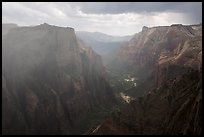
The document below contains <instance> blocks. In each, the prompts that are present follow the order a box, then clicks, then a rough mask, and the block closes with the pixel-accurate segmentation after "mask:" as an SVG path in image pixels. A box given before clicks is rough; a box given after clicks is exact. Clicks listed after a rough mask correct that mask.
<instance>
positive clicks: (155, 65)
mask: <svg viewBox="0 0 204 137" xmlns="http://www.w3.org/2000/svg"><path fill="white" fill-rule="evenodd" d="M201 56H202V24H198V25H189V26H184V25H181V24H175V25H171V26H159V27H152V28H147V27H143V29H142V31H141V32H139V33H137V34H135V36H134V37H133V38H132V39H131V40H130V41H129V44H128V45H126V46H123V48H121V50H120V53H119V54H118V60H120V61H121V62H123V64H124V63H125V64H128V65H132V66H137V67H138V68H140V69H141V70H142V71H143V72H145V70H146V72H148V71H150V70H152V72H153V73H154V74H153V75H154V77H155V83H157V84H158V85H159V84H160V83H161V80H159V79H158V77H157V76H159V74H158V73H161V71H162V70H163V69H164V68H165V69H168V66H169V65H170V64H171V65H176V66H182V67H189V68H193V69H195V70H201V66H202V65H201V64H202V58H201Z"/></svg>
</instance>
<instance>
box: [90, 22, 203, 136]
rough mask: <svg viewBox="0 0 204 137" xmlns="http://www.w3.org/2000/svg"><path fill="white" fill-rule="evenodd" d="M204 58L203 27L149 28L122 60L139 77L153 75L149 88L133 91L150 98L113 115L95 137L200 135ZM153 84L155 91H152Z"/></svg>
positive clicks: (125, 49) (126, 49) (126, 48)
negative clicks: (112, 136) (101, 136)
mask: <svg viewBox="0 0 204 137" xmlns="http://www.w3.org/2000/svg"><path fill="white" fill-rule="evenodd" d="M201 56H202V26H201V24H199V25H189V26H183V25H172V26H159V27H153V28H147V27H144V28H143V29H142V32H140V33H138V34H136V35H135V37H134V38H133V39H132V40H130V42H129V44H128V45H126V46H124V47H123V48H122V49H121V51H120V53H119V55H118V57H119V60H120V61H121V62H122V63H126V64H125V65H126V66H132V67H133V68H137V69H138V71H136V73H135V75H139V73H148V76H147V77H146V81H145V82H144V83H143V85H142V86H143V87H144V88H143V89H142V88H137V87H135V88H134V89H132V91H131V92H132V93H133V92H135V93H137V92H145V94H144V95H143V96H142V97H137V98H135V99H133V100H132V101H130V103H129V104H127V105H126V106H124V107H122V108H121V109H119V110H118V111H115V112H114V113H112V115H111V116H110V117H108V118H107V119H106V121H104V122H103V123H102V124H101V125H99V126H98V127H97V128H95V130H93V131H92V132H91V134H136V135H161V134H163V135H164V134H165V135H166V134H167V135H178V134H185V135H200V134H201V133H202V125H201V119H202V86H201V82H202V58H201ZM132 70H133V69H132ZM149 72H150V73H149ZM152 78H153V80H152ZM150 82H152V83H154V84H153V86H152V87H149V88H146V87H147V85H148V84H149V83H150ZM138 90H142V91H138ZM126 93H128V92H126Z"/></svg>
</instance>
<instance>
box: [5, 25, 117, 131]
mask: <svg viewBox="0 0 204 137" xmlns="http://www.w3.org/2000/svg"><path fill="white" fill-rule="evenodd" d="M2 69H3V70H2V85H3V86H2V99H3V101H2V103H3V104H2V107H3V108H2V130H3V134H72V133H78V134H80V133H83V132H84V130H85V129H79V127H78V126H79V125H80V126H81V127H83V126H85V125H86V124H87V123H88V122H87V121H89V118H88V116H89V114H90V113H92V111H93V110H94V109H95V108H100V107H103V106H107V105H110V104H111V103H112V102H114V96H113V93H112V90H111V88H110V87H109V84H108V83H107V82H106V80H105V77H104V67H103V65H102V61H101V57H100V56H99V55H97V54H96V53H95V52H94V51H93V50H92V49H91V48H86V47H85V46H84V45H83V42H82V41H78V40H77V39H76V36H75V32H74V29H73V28H62V27H57V26H51V25H48V24H42V25H39V26H34V27H18V28H13V29H11V30H10V31H9V32H8V33H7V35H5V38H4V39H3V42H2ZM107 100H108V101H107ZM82 120H86V121H85V122H84V123H80V121H82ZM86 122H87V123H86ZM83 124H84V125H83Z"/></svg>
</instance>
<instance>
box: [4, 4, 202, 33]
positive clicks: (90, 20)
mask: <svg viewBox="0 0 204 137" xmlns="http://www.w3.org/2000/svg"><path fill="white" fill-rule="evenodd" d="M2 21H3V23H17V24H18V25H39V24H42V23H44V22H46V23H48V24H51V25H58V26H70V27H73V28H75V30H77V31H91V32H94V31H99V32H103V33H106V34H110V35H131V34H134V33H137V32H138V31H141V28H142V26H149V27H152V26H162V25H171V24H177V23H178V24H186V25H187V24H197V23H201V22H202V3H201V2H148V3H147V2H70V3H69V2H66V3H63V2H56V3H51V2H50V3H46V2H34V3H33V2H15V3H13V2H9V3H6V2H3V3H2Z"/></svg>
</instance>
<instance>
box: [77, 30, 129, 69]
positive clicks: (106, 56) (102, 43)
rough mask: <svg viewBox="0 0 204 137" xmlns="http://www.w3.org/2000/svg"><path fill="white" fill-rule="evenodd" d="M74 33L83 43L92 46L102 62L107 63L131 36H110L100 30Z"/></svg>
mask: <svg viewBox="0 0 204 137" xmlns="http://www.w3.org/2000/svg"><path fill="white" fill-rule="evenodd" d="M76 35H77V37H78V38H79V39H82V40H83V41H84V43H85V44H86V45H87V46H89V47H91V48H93V50H94V51H96V53H98V54H99V55H101V57H102V59H103V62H104V64H105V65H106V64H108V62H110V61H111V60H113V59H114V58H115V56H116V54H117V52H118V50H119V48H120V47H121V46H123V45H126V44H127V41H129V40H130V39H131V37H132V36H110V35H106V34H103V33H100V32H93V33H92V32H84V31H77V32H76Z"/></svg>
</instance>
